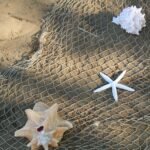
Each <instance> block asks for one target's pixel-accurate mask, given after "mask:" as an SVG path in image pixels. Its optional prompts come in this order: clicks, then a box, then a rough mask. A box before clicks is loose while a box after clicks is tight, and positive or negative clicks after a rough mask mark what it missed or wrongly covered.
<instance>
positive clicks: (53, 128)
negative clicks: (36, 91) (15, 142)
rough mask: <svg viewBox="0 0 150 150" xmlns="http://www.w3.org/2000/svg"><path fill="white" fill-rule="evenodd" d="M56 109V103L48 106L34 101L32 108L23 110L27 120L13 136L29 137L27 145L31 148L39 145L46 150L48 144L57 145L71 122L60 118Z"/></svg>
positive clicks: (70, 125)
mask: <svg viewBox="0 0 150 150" xmlns="http://www.w3.org/2000/svg"><path fill="white" fill-rule="evenodd" d="M57 111H58V104H54V105H52V106H51V107H48V105H46V104H44V103H42V102H38V103H36V104H35V106H34V108H33V110H31V109H26V110H25V112H26V115H27V118H28V120H27V122H26V124H25V126H24V127H23V128H21V129H20V130H17V131H16V132H15V136H16V137H26V138H27V139H29V140H30V143H29V144H28V145H27V146H28V147H31V150H34V149H35V148H37V147H38V146H40V145H41V146H43V148H44V150H48V146H52V147H57V146H58V143H59V142H60V140H61V139H62V137H63V134H64V132H65V131H67V130H69V129H71V128H72V127H73V125H72V123H71V122H69V121H67V120H63V119H62V118H60V116H59V115H58V112H57Z"/></svg>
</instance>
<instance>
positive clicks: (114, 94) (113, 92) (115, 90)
mask: <svg viewBox="0 0 150 150" xmlns="http://www.w3.org/2000/svg"><path fill="white" fill-rule="evenodd" d="M112 94H113V97H114V99H115V101H116V102H118V94H117V88H116V84H112Z"/></svg>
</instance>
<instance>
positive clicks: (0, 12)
mask: <svg viewBox="0 0 150 150" xmlns="http://www.w3.org/2000/svg"><path fill="white" fill-rule="evenodd" d="M54 3H55V0H5V1H2V0H1V1H0V68H3V67H9V66H11V65H12V64H14V63H16V62H17V61H18V60H21V59H23V58H25V57H29V54H31V53H33V52H34V51H36V50H37V49H38V39H37V37H36V33H38V32H39V30H40V27H41V25H42V18H43V17H44V16H45V15H46V14H47V11H48V10H49V9H50V8H51V7H52V6H53V4H54ZM33 42H34V44H33Z"/></svg>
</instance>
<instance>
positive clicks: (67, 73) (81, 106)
mask: <svg viewBox="0 0 150 150" xmlns="http://www.w3.org/2000/svg"><path fill="white" fill-rule="evenodd" d="M134 4H136V5H137V6H142V7H143V11H144V12H145V13H146V20H147V27H146V28H144V29H143V30H142V32H141V33H140V36H134V35H130V34H127V33H126V32H125V31H123V30H122V29H120V28H119V27H118V26H116V25H115V24H113V23H112V17H113V16H114V15H116V14H117V13H118V12H120V11H121V9H122V8H124V7H125V6H129V5H134ZM149 8H150V1H149V0H145V1H143V0H133V1H131V0H112V1H106V0H86V1H84V0H58V1H57V4H56V5H54V6H53V8H52V9H51V10H50V13H49V15H47V17H46V18H45V23H44V24H43V26H42V28H41V34H40V35H41V36H40V38H39V41H40V45H39V49H38V51H37V52H36V53H35V54H34V55H33V57H32V58H31V59H29V61H20V63H19V64H17V65H13V66H12V67H9V68H6V67H5V68H4V70H3V71H1V76H0V77H1V78H0V87H1V88H0V106H1V107H0V120H1V122H0V131H1V134H0V148H1V149H3V150H6V149H7V150H27V149H28V148H27V147H26V144H27V143H28V141H27V140H26V139H22V138H15V137H14V132H15V131H16V130H18V129H19V128H21V127H22V126H23V125H24V123H25V122H26V116H25V114H24V110H25V109H27V108H32V107H33V105H34V104H35V103H36V102H37V101H42V102H45V103H47V104H48V105H49V106H50V105H52V104H54V103H56V102H57V103H58V104H59V108H60V109H59V113H60V114H61V116H64V119H67V120H70V121H72V123H73V125H74V128H73V129H72V130H70V131H68V132H67V133H66V134H65V136H64V138H63V139H62V141H61V142H60V145H59V148H57V150H149V149H150V92H149V91H150V68H149V64H150V62H149V58H150V11H149ZM122 70H127V73H126V75H125V77H124V78H123V80H122V81H121V82H122V83H124V84H126V85H128V86H130V87H133V88H134V89H135V90H136V91H135V92H127V91H123V90H119V91H118V95H119V102H118V103H114V100H113V98H112V95H111V90H108V91H104V92H101V93H97V94H93V92H92V91H93V89H95V88H97V87H99V86H101V85H103V84H105V83H104V81H103V80H102V79H101V78H100V77H99V72H104V73H105V74H107V75H108V76H110V77H112V78H113V79H115V77H116V76H117V75H118V74H119V72H120V71H122ZM41 150H42V148H41ZM50 150H52V148H50Z"/></svg>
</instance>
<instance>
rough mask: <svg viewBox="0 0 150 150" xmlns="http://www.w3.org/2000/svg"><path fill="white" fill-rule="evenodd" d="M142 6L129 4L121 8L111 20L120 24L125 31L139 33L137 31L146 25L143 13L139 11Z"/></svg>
mask: <svg viewBox="0 0 150 150" xmlns="http://www.w3.org/2000/svg"><path fill="white" fill-rule="evenodd" d="M141 10H142V8H137V7H136V6H131V7H127V8H125V9H123V11H122V12H121V13H120V14H119V16H117V17H113V20H112V22H113V23H115V24H117V25H121V28H122V29H125V30H126V32H127V33H131V34H136V35H139V32H140V31H141V30H142V28H143V27H145V26H146V20H145V14H142V13H141Z"/></svg>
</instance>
